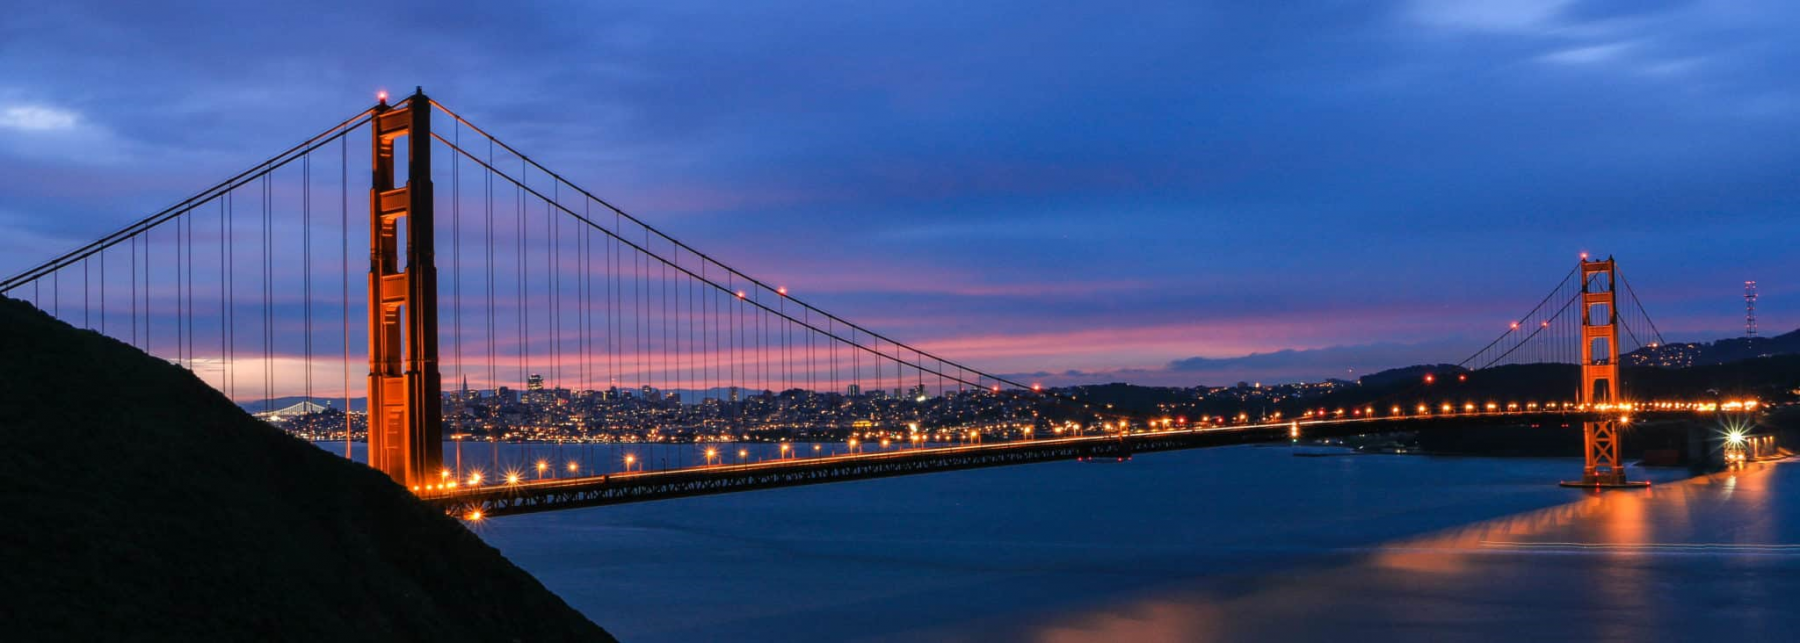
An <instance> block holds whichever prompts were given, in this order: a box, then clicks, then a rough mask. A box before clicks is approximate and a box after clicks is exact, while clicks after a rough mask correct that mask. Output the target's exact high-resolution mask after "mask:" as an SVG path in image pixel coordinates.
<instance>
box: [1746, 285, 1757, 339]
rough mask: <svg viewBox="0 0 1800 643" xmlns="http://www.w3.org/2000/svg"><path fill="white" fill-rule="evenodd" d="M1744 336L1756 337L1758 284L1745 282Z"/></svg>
mask: <svg viewBox="0 0 1800 643" xmlns="http://www.w3.org/2000/svg"><path fill="white" fill-rule="evenodd" d="M1744 336H1745V337H1756V282H1754V281H1746V282H1744Z"/></svg>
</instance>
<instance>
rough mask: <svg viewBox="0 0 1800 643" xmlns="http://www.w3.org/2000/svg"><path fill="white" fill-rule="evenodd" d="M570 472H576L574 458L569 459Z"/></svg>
mask: <svg viewBox="0 0 1800 643" xmlns="http://www.w3.org/2000/svg"><path fill="white" fill-rule="evenodd" d="M569 473H575V461H574V460H570V461H569Z"/></svg>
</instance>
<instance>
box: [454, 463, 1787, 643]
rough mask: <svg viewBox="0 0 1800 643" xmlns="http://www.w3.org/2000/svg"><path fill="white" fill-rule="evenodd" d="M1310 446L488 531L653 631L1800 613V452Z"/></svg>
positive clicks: (555, 516) (1601, 628) (1146, 633)
mask: <svg viewBox="0 0 1800 643" xmlns="http://www.w3.org/2000/svg"><path fill="white" fill-rule="evenodd" d="M1292 453H1293V452H1292V451H1291V450H1290V449H1288V448H1284V447H1233V448H1221V449H1206V450H1193V451H1183V452H1174V453H1160V454H1148V455H1140V456H1139V457H1138V458H1136V459H1134V460H1132V461H1131V462H1128V463H1123V464H1100V463H1076V462H1057V463H1046V464H1038V465H1027V466H1017V467H1005V468H997V469H985V470H974V471H962V472H952V473H939V474H931V475H924V476H912V477H901V478H887V479H880V480H867V481H860V482H850V483H838V484H830V485H822V486H815V487H798V488H791V489H778V490H767V491H754V492H746V493H738V494H728V495H722V496H711V497H701V498H688V499H679V500H667V501H660V502H652V503H643V504H635V505H623V506H615V507H599V508H592V509H581V510H572V511H563V512H553V513H546V514H535V515H525V516H511V517H504V518H499V519H493V520H489V521H486V522H484V523H482V524H481V525H479V527H478V532H479V533H481V535H482V536H483V537H484V538H486V539H487V540H488V542H490V543H492V544H493V545H495V546H496V547H498V548H500V549H501V550H502V551H503V552H504V553H505V554H506V555H507V557H509V558H511V559H512V560H513V561H514V562H516V563H518V564H519V565H520V566H522V567H524V568H525V569H526V570H528V571H530V572H531V573H533V574H534V575H536V576H537V577H538V578H539V579H540V580H542V581H543V582H544V584H545V585H547V586H548V587H549V588H550V589H551V590H553V591H555V592H556V593H558V594H559V595H561V596H562V597H563V598H564V599H565V600H567V601H568V602H569V603H570V604H571V605H573V606H574V607H575V608H576V609H579V610H581V611H582V612H584V613H585V614H587V615H588V616H589V617H590V618H592V619H593V620H594V621H595V622H597V623H600V624H601V625H602V626H604V627H606V628H608V629H609V630H611V631H612V632H613V633H615V634H616V635H618V636H619V637H620V638H621V639H623V640H626V641H635V642H647V641H648V642H654V641H697V640H741V641H808V640H819V641H833V640H869V641H1122V640H1126V641H1209V640H1271V639H1291V640H1334V641H1342V640H1416V641H1442V640H1519V639H1548V640H1571V639H1583V640H1600V641H1606V640H1631V641H1659V640H1671V641H1674V640H1705V639H1714V638H1719V637H1722V636H1730V637H1732V638H1735V639H1740V640H1742V639H1748V640H1788V639H1787V636H1788V634H1789V632H1790V630H1789V624H1788V621H1787V619H1788V618H1790V617H1791V614H1790V612H1792V608H1793V607H1796V606H1800V598H1796V597H1797V596H1800V574H1796V572H1800V546H1795V545H1788V544H1786V543H1800V496H1794V492H1800V466H1784V465H1764V466H1757V467H1753V468H1752V469H1751V470H1748V471H1744V472H1740V473H1737V474H1730V475H1725V474H1721V475H1715V476H1710V477H1702V478H1696V479H1692V480H1685V481H1681V479H1682V478H1685V477H1686V475H1685V473H1682V472H1678V471H1660V472H1659V471H1650V472H1644V471H1641V470H1636V469H1634V470H1633V473H1634V474H1635V475H1637V476H1639V477H1649V478H1652V479H1657V480H1659V481H1660V482H1661V484H1659V485H1658V486H1656V487H1655V488H1653V489H1651V490H1649V491H1647V492H1646V491H1637V492H1611V493H1606V494H1601V495H1590V494H1587V493H1584V492H1580V491H1574V490H1567V489H1561V488H1558V487H1555V486H1554V485H1552V484H1551V483H1552V482H1553V481H1555V480H1558V479H1562V478H1566V477H1571V476H1572V475H1573V474H1576V473H1577V472H1578V470H1579V466H1580V465H1579V462H1578V461H1577V460H1572V459H1489V458H1435V457H1416V456H1356V457H1329V458H1297V457H1293V455H1292ZM465 455H466V454H465ZM1784 491H1788V492H1789V493H1788V494H1786V495H1784V494H1783V492H1784Z"/></svg>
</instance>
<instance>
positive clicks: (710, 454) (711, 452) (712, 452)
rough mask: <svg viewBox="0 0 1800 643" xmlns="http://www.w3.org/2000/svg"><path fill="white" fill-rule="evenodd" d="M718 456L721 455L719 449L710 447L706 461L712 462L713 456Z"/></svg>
mask: <svg viewBox="0 0 1800 643" xmlns="http://www.w3.org/2000/svg"><path fill="white" fill-rule="evenodd" d="M717 457H719V450H718V449H713V448H708V449H707V450H706V463H707V464H712V463H713V458H717Z"/></svg>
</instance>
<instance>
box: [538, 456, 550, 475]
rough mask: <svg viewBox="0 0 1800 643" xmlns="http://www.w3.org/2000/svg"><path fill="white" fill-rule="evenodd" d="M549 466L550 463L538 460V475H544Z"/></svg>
mask: <svg viewBox="0 0 1800 643" xmlns="http://www.w3.org/2000/svg"><path fill="white" fill-rule="evenodd" d="M549 468H550V465H549V464H546V463H545V462H544V461H543V460H538V466H537V471H538V477H539V478H542V477H544V471H545V470H548V469H549Z"/></svg>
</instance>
